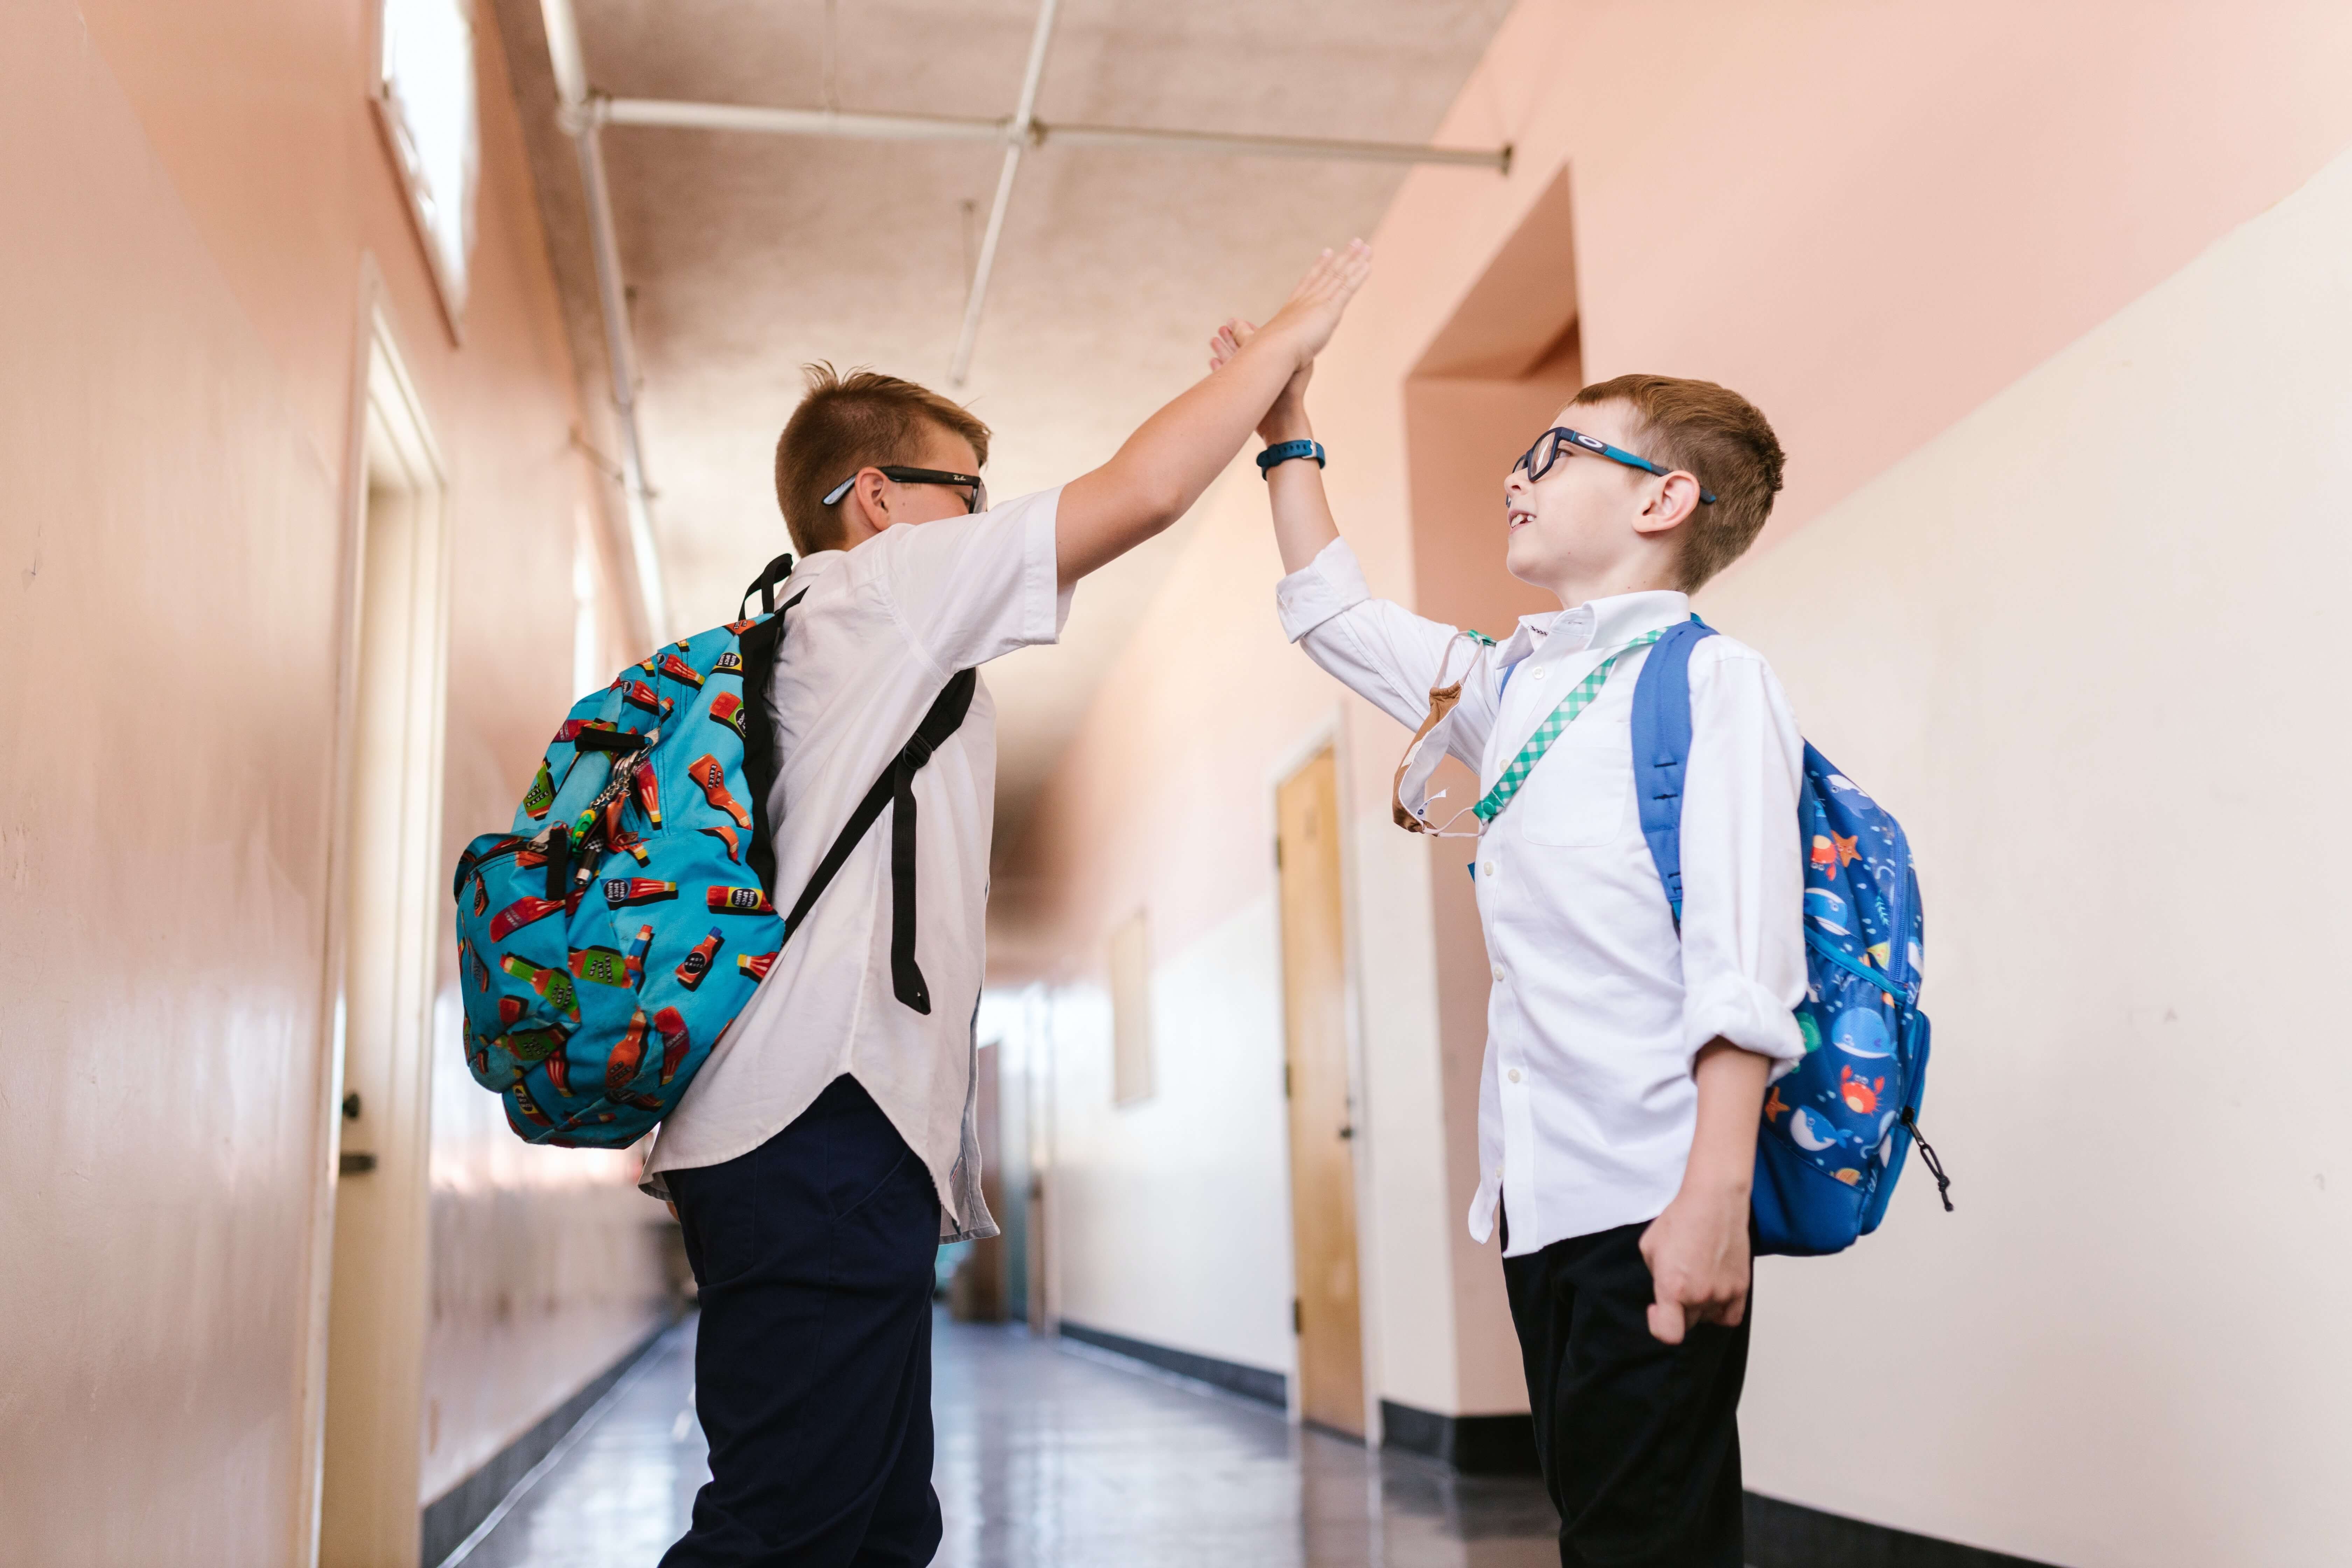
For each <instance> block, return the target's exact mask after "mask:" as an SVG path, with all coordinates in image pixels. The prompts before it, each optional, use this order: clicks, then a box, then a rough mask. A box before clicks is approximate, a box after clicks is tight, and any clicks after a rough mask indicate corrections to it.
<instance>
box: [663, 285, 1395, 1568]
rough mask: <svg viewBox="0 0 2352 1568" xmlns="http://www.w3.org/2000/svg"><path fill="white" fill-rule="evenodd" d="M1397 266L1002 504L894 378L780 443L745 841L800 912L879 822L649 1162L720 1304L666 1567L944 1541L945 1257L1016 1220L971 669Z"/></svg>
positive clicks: (1231, 449) (811, 407) (705, 1315)
mask: <svg viewBox="0 0 2352 1568" xmlns="http://www.w3.org/2000/svg"><path fill="white" fill-rule="evenodd" d="M1369 268H1370V251H1369V250H1367V249H1366V248H1365V247H1363V246H1362V245H1361V243H1358V244H1356V245H1353V246H1350V247H1349V248H1348V249H1347V250H1346V251H1345V252H1343V253H1341V254H1339V255H1337V256H1334V255H1332V254H1331V253H1329V252H1328V251H1327V252H1325V253H1324V256H1323V258H1322V260H1321V261H1319V262H1318V264H1317V265H1316V266H1315V268H1313V269H1311V270H1310V271H1309V272H1308V273H1307V277H1306V279H1305V280H1304V281H1302V282H1301V283H1300V284H1299V286H1298V289H1297V291H1296V292H1295V293H1294V294H1293V295H1292V296H1291V298H1290V300H1289V302H1288V303H1287V304H1286V305H1285V306H1284V307H1283V309H1282V311H1281V313H1280V314H1278V315H1276V317H1275V318H1274V319H1273V320H1272V321H1269V322H1267V324H1266V328H1265V331H1264V332H1263V333H1261V334H1260V335H1259V340H1258V342H1256V343H1254V344H1253V345H1252V347H1251V349H1250V350H1247V351H1244V352H1243V353H1240V354H1238V355H1237V356H1235V357H1234V362H1233V363H1231V364H1229V365H1227V366H1226V367H1225V368H1224V369H1223V370H1222V371H1220V372H1219V373H1218V374H1215V375H1212V376H1210V377H1209V378H1208V379H1206V380H1204V381H1202V382H1201V383H1200V384H1197V385H1195V386H1193V387H1192V389H1191V390H1190V391H1188V392H1186V393H1184V394H1183V395H1181V396H1180V397H1178V398H1177V399H1176V400H1175V401H1174V402H1172V403H1171V404H1169V405H1167V406H1166V407H1164V408H1162V409H1160V412H1159V413H1157V414H1155V415H1153V416H1151V417H1150V419H1148V420H1146V421H1145V422H1144V423H1143V425H1142V426H1141V427H1140V428H1139V429H1138V430H1137V431H1136V432H1135V434H1134V435H1133V436H1131V437H1129V438H1128V440H1127V442H1126V444H1125V445H1124V446H1122V447H1120V448H1119V449H1118V453H1117V454H1116V455H1115V456H1113V457H1112V458H1111V459H1110V460H1109V461H1108V463H1105V464H1104V465H1103V466H1102V467H1101V468H1097V469H1095V470H1094V471H1093V472H1092V473H1088V474H1085V475H1082V476H1080V477H1079V478H1077V479H1073V480H1071V481H1070V482H1069V483H1068V484H1066V485H1064V486H1062V487H1060V488H1059V489H1050V490H1045V491H1041V492H1039V493H1038V494H1035V495H1030V496H1023V497H1021V498H1019V499H1017V500H1009V501H1005V502H1003V503H1001V504H999V505H996V506H994V507H991V506H990V504H989V500H988V493H987V488H986V486H985V485H984V484H983V483H982V480H981V478H980V473H981V469H982V467H983V466H984V465H985V464H986V461H987V458H988V442H989V430H988V427H987V426H985V425H983V424H982V423H981V422H980V421H979V420H978V419H976V418H974V417H973V416H971V414H970V413H968V412H966V411H965V410H964V409H962V408H961V407H959V406H958V405H955V404H953V403H950V402H949V401H948V400H947V399H946V398H943V397H941V396H940V395H937V394H935V393H932V392H929V391H927V390H926V389H924V388H922V387H919V386H917V385H915V384H913V383H911V382H906V381H901V380H898V378H896V377H894V376H887V375H877V374H873V373H871V372H866V371H859V372H856V373H854V374H850V375H847V376H842V375H836V374H835V373H834V372H833V371H832V370H831V369H830V368H828V367H825V366H812V367H811V368H810V371H809V391H808V395H807V397H806V398H805V399H803V402H802V404H801V405H800V407H799V408H798V409H797V410H796V411H795V412H794V413H793V416H792V418H791V420H790V421H789V422H788V423H787V424H786V425H785V426H784V431H783V435H782V438H781V439H780V440H779V441H778V442H777V445H776V497H777V500H778V501H779V502H781V503H782V509H783V513H784V522H785V526H786V527H787V528H788V529H789V530H790V531H791V533H792V537H793V545H794V546H795V548H797V549H798V550H799V551H800V552H801V559H800V562H799V563H798V565H797V566H794V567H793V570H792V574H791V575H790V577H788V578H787V579H786V580H785V582H784V584H783V587H782V609H781V610H780V612H779V613H780V614H781V615H782V616H783V617H784V632H783V637H782V644H781V648H780V652H779V654H778V657H777V658H776V663H775V673H774V677H773V680H772V684H771V685H770V687H769V689H767V690H766V691H765V692H762V693H751V692H746V693H745V694H744V696H745V701H746V708H747V710H746V711H745V712H744V714H743V718H744V720H745V721H746V726H747V729H746V732H747V737H748V739H749V741H750V742H751V744H752V745H754V746H757V747H758V748H759V749H760V750H761V751H762V752H767V753H772V760H773V762H774V763H775V764H776V766H775V769H774V772H773V773H772V774H771V775H769V776H772V778H773V780H774V784H773V786H772V788H771V789H769V790H768V791H767V795H766V799H765V802H764V804H765V805H766V816H765V818H764V820H765V821H766V822H768V823H771V824H773V825H775V826H774V832H773V837H772V842H764V843H763V842H761V841H756V840H755V841H752V842H748V843H746V844H745V846H744V848H743V853H744V856H745V858H746V861H747V864H749V865H751V866H753V867H754V868H756V870H757V871H758V873H759V874H761V877H762V879H763V880H764V881H765V882H766V884H767V891H768V894H769V898H770V900H771V902H772V903H773V905H774V906H775V907H776V908H777V909H779V910H785V909H791V908H793V903H794V896H795V895H796V894H798V893H799V892H800V891H801V889H803V888H805V887H808V886H811V885H812V881H813V878H814V876H815V875H816V874H817V873H818V871H819V870H820V866H819V861H820V858H823V859H824V860H826V861H831V860H832V859H833V858H835V853H837V851H835V852H831V853H829V852H828V847H829V846H833V845H834V844H835V839H836V836H839V835H841V834H842V831H843V828H844V825H845V824H847V823H850V822H852V821H853V819H854V818H855V817H856V815H857V814H858V813H860V812H861V811H867V812H876V813H877V815H875V816H872V817H870V818H869V820H871V821H872V823H873V826H874V827H875V828H876V831H873V832H870V833H867V834H866V835H865V836H864V837H856V838H854V840H853V841H852V842H853V843H854V847H851V848H850V849H849V850H848V852H847V854H846V858H842V859H840V861H839V863H838V865H837V867H835V868H834V875H833V878H832V880H831V881H830V882H829V883H825V884H823V885H822V886H823V890H822V892H821V893H820V894H819V895H818V896H817V898H816V900H815V901H814V903H813V904H812V905H811V906H810V908H809V910H808V911H807V913H806V915H805V917H804V918H803V919H802V920H801V921H800V922H799V923H800V925H801V926H802V927H803V929H799V930H795V931H793V939H792V940H791V941H790V942H787V943H785V944H784V946H783V947H782V949H781V950H780V951H779V952H774V953H769V954H747V955H742V956H741V957H740V963H741V964H742V965H743V973H755V974H760V975H761V983H760V986H759V989H758V990H757V991H755V992H754V993H753V994H752V996H751V1001H750V1002H749V1004H747V1005H745V1007H744V1009H743V1011H742V1013H741V1014H740V1016H738V1017H737V1019H736V1020H735V1023H734V1025H733V1026H732V1027H730V1029H729V1030H728V1032H727V1034H726V1035H725V1036H724V1037H722V1038H721V1039H720V1040H719V1045H718V1046H717V1047H715V1048H714V1049H713V1050H712V1052H711V1054H710V1057H709V1060H708V1061H707V1062H706V1063H705V1065H704V1066H703V1067H702V1068H701V1070H700V1072H699V1073H698V1074H697V1076H696V1077H695V1079H694V1081H693V1083H692V1084H691V1086H690V1087H689V1088H688V1090H687V1092H686V1094H685V1096H684V1098H683V1099H682V1100H680V1101H679V1103H678V1106H677V1110H674V1111H672V1112H671V1113H670V1115H669V1117H668V1118H667V1121H664V1122H663V1124H662V1127H661V1131H660V1137H659V1140H658V1142H656V1144H655V1147H654V1151H653V1153H652V1155H651V1157H650V1158H649V1159H648V1160H647V1162H646V1188H647V1190H648V1191H650V1192H652V1193H653V1194H655V1195H656V1196H657V1197H667V1198H669V1199H671V1200H672V1201H673V1202H674V1203H675V1205H676V1207H677V1214H678V1218H679V1221H680V1223H681V1225H682V1226H683V1227H684V1230H685V1235H686V1246H687V1256H688V1259H689V1261H690V1262H691V1263H692V1265H693V1268H694V1276H695V1279H696V1281H697V1283H698V1286H699V1288H700V1296H701V1307H702V1321H701V1327H700V1331H699V1333H700V1337H699V1340H698V1344H697V1347H696V1352H695V1402H696V1408H697V1411H698V1414H699V1415H700V1416H701V1420H702V1426H703V1430H704V1432H705V1433H706V1434H707V1435H708V1436H709V1440H710V1474H711V1479H710V1481H709V1485H707V1486H705V1487H704V1488H703V1489H702V1490H701V1491H700V1493H698V1495H697V1497H696V1499H695V1504H694V1522H693V1526H692V1528H691V1529H690V1530H689V1531H688V1533H687V1535H686V1537H685V1539H683V1540H681V1541H680V1542H677V1544H676V1545H675V1546H673V1547H672V1548H671V1549H670V1551H669V1552H668V1554H667V1556H665V1557H664V1558H663V1559H662V1562H663V1563H664V1568H719V1565H721V1564H730V1565H732V1564H750V1563H761V1564H770V1563H779V1564H780V1563H791V1564H793V1565H794V1568H850V1565H851V1564H856V1565H858V1568H879V1565H882V1564H915V1563H929V1561H930V1560H931V1556H932V1553H933V1552H935V1551H936V1550H937V1549H938V1546H939V1542H940V1509H939V1500H938V1499H937V1498H936V1497H935V1496H933V1494H932V1491H931V1413H930V1365H931V1363H930V1325H931V1270H932V1261H933V1258H934V1256H935V1255H936V1253H937V1250H938V1247H939V1243H940V1242H941V1241H942V1240H948V1239H953V1238H958V1237H979V1236H993V1235H995V1234H996V1226H995V1224H994V1222H993V1221H992V1220H991V1219H990V1218H989V1215H988V1211H987V1209H986V1207H985V1206H984V1205H982V1202H981V1198H980V1163H979V1157H978V1152H977V1147H976V1138H975V1134H974V1128H973V1115H972V1112H973V1106H974V1103H975V1100H974V1094H973V1089H974V1084H973V1070H974V1053H973V1050H972V1037H971V1022H972V1017H973V1014H974V1011H975V1009H976V1008H977V1007H978V1005H979V1001H980V984H981V974H982V921H983V920H984V919H985V916H986V905H987V894H988V851H989V835H990V827H991V814H992V805H993V797H994V792H995V776H996V749H995V727H994V722H993V717H992V710H991V708H990V705H989V699H988V690H987V688H985V687H984V686H982V685H980V684H979V682H978V679H977V677H976V676H975V675H974V673H973V669H974V667H975V666H977V665H980V664H983V663H985V662H986V661H988V660H989V659H992V658H997V657H998V656H999V655H1002V654H1005V653H1009V652H1011V651H1012V650H1013V649H1014V648H1017V647H1027V646H1029V645H1031V644H1034V643H1049V642H1052V641H1054V640H1055V637H1058V636H1059V635H1060V631H1061V627H1062V623H1063V620H1064V618H1065V617H1066V616H1067V615H1068V613H1069V608H1070V593H1071V590H1072V588H1073V587H1074V586H1075V585H1076V583H1077V581H1078V579H1079V578H1081V577H1083V576H1085V575H1086V574H1087V573H1089V572H1092V571H1094V570H1095V569H1096V568H1097V567H1100V566H1104V565H1107V564H1108V563H1110V562H1111V561H1112V560H1114V559H1116V558H1117V557H1118V556H1119V555H1121V554H1124V553H1125V552H1127V551H1129V550H1131V549H1133V548H1134V547H1135V546H1136V545H1138V544H1140V543H1142V542H1144V541H1145V540H1147V539H1149V538H1150V537H1151V536H1152V535H1154V534H1156V533H1158V532H1160V531H1161V530H1162V529H1164V528H1166V527H1168V525H1169V524H1171V523H1172V522H1174V521H1176V520H1177V519H1178V518H1179V517H1181V516H1182V515H1183V513H1184V512H1185V511H1186V510H1188V509H1189V508H1190V507H1191V506H1192V502H1193V501H1194V500H1197V499H1199V497H1200V494H1201V492H1202V490H1203V489H1206V488H1207V487H1208V484H1209V482H1210V481H1211V480H1212V479H1215V478H1216V477H1217V475H1218V474H1219V473H1221V472H1222V471H1223V469H1224V468H1225V466H1226V464H1228V463H1229V462H1231V461H1232V460H1233V458H1234V454H1235V453H1236V452H1238V451H1239V450H1240V449H1241V446H1242V443H1243V441H1244V440H1245V439H1246V438H1247V437H1248V436H1249V432H1250V429H1251V427H1252V426H1254V425H1255V424H1256V423H1257V422H1258V420H1259V419H1260V418H1261V417H1262V416H1264V415H1265V410H1266V407H1267V405H1269V404H1271V403H1272V402H1273V401H1274V399H1275V397H1276V395H1277V394H1279V393H1280V392H1281V391H1282V389H1283V386H1284V385H1285V384H1286V383H1287V382H1288V381H1289V379H1290V378H1291V376H1292V375H1293V374H1295V373H1296V372H1297V370H1298V368H1299V367H1300V366H1301V365H1304V364H1306V363H1308V362H1309V361H1311V360H1312V359H1313V358H1314V356H1315V354H1316V353H1318V351H1320V350H1321V348H1322V347H1323V344H1324V343H1325V342H1327V341H1328V339H1329V337H1330V335H1331V332H1332V330H1333V328H1335V327H1336V326H1337V325H1338V324H1339V315H1340V312H1341V311H1342V310H1344V309H1345V307H1346V305H1347V302H1348V300H1349V297H1350V296H1351V295H1353V294H1354V292H1355V291H1356V289H1357V288H1358V286H1359V285H1360V284H1361V283H1362V281H1363V279H1364V276H1365V273H1366V272H1367V271H1368V270H1369ZM753 703H757V704H760V709H759V710H757V711H751V710H750V705H751V704H753ZM763 736H764V739H765V743H764V744H761V740H762V737H763ZM909 736H913V737H914V739H912V740H909ZM894 758H895V759H896V760H895V761H894ZM754 776H758V775H756V774H755V775H754ZM885 784H889V785H890V787H889V788H887V789H886V788H885V787H884V785H885ZM877 807H878V811H877ZM746 815H748V814H746ZM880 816H887V817H888V819H889V820H888V822H887V831H886V830H885V826H886V825H885V824H884V823H882V822H881V821H880V819H879V818H880ZM706 831H712V832H723V830H721V829H708V830H706ZM731 849H732V844H731V842H730V851H731ZM763 856H765V857H769V858H770V861H769V864H766V865H761V864H759V862H760V860H761V858H762V857H763Z"/></svg>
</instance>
